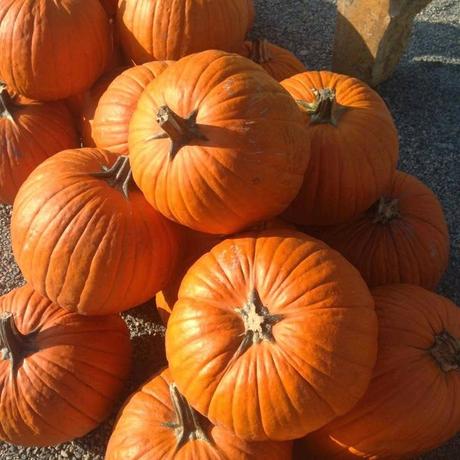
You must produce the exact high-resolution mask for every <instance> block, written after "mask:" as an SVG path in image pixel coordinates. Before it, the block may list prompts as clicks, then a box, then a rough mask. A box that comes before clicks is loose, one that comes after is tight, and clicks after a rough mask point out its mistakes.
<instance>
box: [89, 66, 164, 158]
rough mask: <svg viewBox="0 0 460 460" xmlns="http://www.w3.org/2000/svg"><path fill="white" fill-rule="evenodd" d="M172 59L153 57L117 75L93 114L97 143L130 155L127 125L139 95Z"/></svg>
mask: <svg viewBox="0 0 460 460" xmlns="http://www.w3.org/2000/svg"><path fill="white" fill-rule="evenodd" d="M170 64H171V61H154V62H148V63H146V64H143V65H140V66H136V67H132V68H130V69H128V70H126V71H124V72H123V73H122V74H121V75H119V76H117V78H115V79H114V80H113V81H112V82H111V83H110V85H109V86H108V88H107V90H106V91H105V92H104V93H103V94H102V96H101V98H100V100H99V103H98V104H97V109H96V112H95V114H94V123H93V136H94V141H95V143H96V145H97V146H98V147H100V148H103V149H107V150H110V151H111V152H116V153H120V154H121V155H128V153H129V152H128V125H129V121H130V120H131V117H132V115H133V113H134V110H135V108H136V106H137V101H138V100H139V97H140V96H141V94H142V93H143V91H144V90H145V88H146V86H147V85H148V84H149V83H150V82H151V81H153V80H154V79H155V78H156V77H157V76H158V75H160V73H161V72H163V70H165V69H166V68H167V67H168V66H169V65H170Z"/></svg>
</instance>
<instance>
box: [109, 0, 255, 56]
mask: <svg viewBox="0 0 460 460" xmlns="http://www.w3.org/2000/svg"><path fill="white" fill-rule="evenodd" d="M251 3H252V0H219V1H215V0H200V1H198V0H178V1H176V2H174V6H173V7H172V5H171V1H170V0H152V1H148V2H139V1H138V0H121V1H120V4H119V9H118V14H117V25H118V31H119V36H120V42H121V45H122V47H123V50H124V52H125V55H126V56H127V57H129V58H130V59H132V60H133V62H135V63H136V64H142V63H144V62H149V61H164V60H168V59H169V60H173V61H176V60H177V59H180V58H182V57H184V56H187V55H189V54H192V53H196V52H199V51H204V50H209V49H220V50H225V51H234V52H236V51H238V50H239V49H240V47H241V44H242V43H243V41H244V38H245V36H246V33H247V31H248V30H249V27H250V26H251V25H252V21H253V19H254V8H253V6H252V5H251ZM204 31H205V32H204Z"/></svg>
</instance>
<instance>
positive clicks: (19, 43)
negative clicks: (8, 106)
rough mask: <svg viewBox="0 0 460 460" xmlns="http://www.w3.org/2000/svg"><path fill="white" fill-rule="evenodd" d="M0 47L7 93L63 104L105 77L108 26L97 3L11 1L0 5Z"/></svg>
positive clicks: (0, 70) (77, 0) (90, 0)
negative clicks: (61, 100) (61, 102)
mask: <svg viewBox="0 0 460 460" xmlns="http://www.w3.org/2000/svg"><path fill="white" fill-rule="evenodd" d="M0 43H1V44H2V53H1V55H0V75H1V76H2V79H3V80H4V81H5V82H6V84H7V85H8V87H9V88H11V90H13V91H16V92H18V93H19V94H22V95H24V96H27V97H30V98H31V99H37V100H43V101H48V100H57V99H64V98H67V97H69V96H72V95H74V94H78V93H81V92H82V91H84V90H86V89H87V88H89V87H91V85H92V84H93V83H94V82H95V81H96V79H97V78H98V77H99V75H101V74H102V72H103V71H104V69H105V66H106V64H107V61H108V59H109V55H110V52H111V39H110V27H109V20H108V17H107V15H106V13H105V11H104V9H103V8H102V6H101V4H100V3H99V0H85V1H84V2H82V1H80V0H55V1H50V0H9V1H6V2H0Z"/></svg>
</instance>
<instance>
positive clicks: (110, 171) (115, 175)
mask: <svg viewBox="0 0 460 460" xmlns="http://www.w3.org/2000/svg"><path fill="white" fill-rule="evenodd" d="M102 169H103V170H102V171H100V172H95V173H93V174H91V175H92V176H93V177H96V178H101V179H103V180H105V181H106V182H107V183H108V184H109V185H110V187H113V188H115V189H117V190H119V191H120V192H121V193H123V195H124V196H125V197H126V198H128V194H129V186H130V184H131V182H132V178H133V173H132V171H131V165H130V164H129V157H128V156H127V155H122V156H120V157H118V158H117V159H116V161H115V163H114V164H113V165H112V166H111V167H110V168H107V167H106V166H103V167H102Z"/></svg>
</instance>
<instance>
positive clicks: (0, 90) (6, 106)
mask: <svg viewBox="0 0 460 460" xmlns="http://www.w3.org/2000/svg"><path fill="white" fill-rule="evenodd" d="M78 144H79V139H78V135H77V132H76V130H75V127H74V124H73V119H72V116H71V114H70V113H69V111H68V110H67V108H66V107H65V105H64V104H62V103H60V102H49V103H42V102H34V101H30V100H24V98H22V99H21V98H19V97H17V96H14V95H10V94H9V93H8V91H7V89H6V88H5V86H3V85H1V84H0V203H6V204H13V201H14V198H15V196H16V193H17V192H18V190H19V187H20V186H21V184H22V183H23V182H24V181H25V180H26V178H27V176H28V175H29V174H30V173H31V172H32V171H33V170H34V168H35V167H36V166H38V165H39V164H40V163H41V162H42V161H44V160H46V159H47V158H48V157H49V156H51V155H53V154H55V153H57V152H59V151H61V150H64V149H68V148H72V147H77V146H78Z"/></svg>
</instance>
